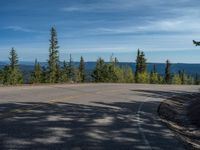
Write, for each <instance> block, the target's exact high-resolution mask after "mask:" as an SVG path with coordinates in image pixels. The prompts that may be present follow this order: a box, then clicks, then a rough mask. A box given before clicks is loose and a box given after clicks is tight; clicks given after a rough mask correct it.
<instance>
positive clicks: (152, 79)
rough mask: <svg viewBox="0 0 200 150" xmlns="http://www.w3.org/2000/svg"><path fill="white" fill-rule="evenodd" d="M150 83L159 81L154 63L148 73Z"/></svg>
mask: <svg viewBox="0 0 200 150" xmlns="http://www.w3.org/2000/svg"><path fill="white" fill-rule="evenodd" d="M150 83H151V84H157V83H159V78H158V73H157V71H156V65H155V64H154V65H153V70H152V71H151V73H150Z"/></svg>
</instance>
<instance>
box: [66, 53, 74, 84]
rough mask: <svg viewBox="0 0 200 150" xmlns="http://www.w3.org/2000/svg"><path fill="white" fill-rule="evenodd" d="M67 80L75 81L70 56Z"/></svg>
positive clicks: (70, 57)
mask: <svg viewBox="0 0 200 150" xmlns="http://www.w3.org/2000/svg"><path fill="white" fill-rule="evenodd" d="M68 79H69V80H70V81H74V80H75V68H74V64H73V59H72V55H71V54H70V56H69V64H68Z"/></svg>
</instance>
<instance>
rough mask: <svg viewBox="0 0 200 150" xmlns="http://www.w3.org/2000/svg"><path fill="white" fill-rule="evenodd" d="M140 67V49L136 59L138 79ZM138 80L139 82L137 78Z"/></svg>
mask: <svg viewBox="0 0 200 150" xmlns="http://www.w3.org/2000/svg"><path fill="white" fill-rule="evenodd" d="M139 66H140V50H139V49H138V51H137V57H136V68H135V77H137V76H138V73H139V72H140V71H139ZM136 80H137V78H136ZM136 82H137V81H136Z"/></svg>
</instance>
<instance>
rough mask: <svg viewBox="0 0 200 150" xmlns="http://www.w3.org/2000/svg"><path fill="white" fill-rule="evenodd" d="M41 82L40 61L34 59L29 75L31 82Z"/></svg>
mask: <svg viewBox="0 0 200 150" xmlns="http://www.w3.org/2000/svg"><path fill="white" fill-rule="evenodd" d="M41 82H42V69H41V66H40V63H39V62H37V59H36V60H35V65H34V71H33V72H32V75H31V83H41Z"/></svg>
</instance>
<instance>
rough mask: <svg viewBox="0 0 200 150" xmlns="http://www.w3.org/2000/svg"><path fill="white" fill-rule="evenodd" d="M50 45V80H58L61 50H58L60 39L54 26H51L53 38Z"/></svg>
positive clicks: (50, 81)
mask: <svg viewBox="0 0 200 150" xmlns="http://www.w3.org/2000/svg"><path fill="white" fill-rule="evenodd" d="M49 41H50V47H49V59H48V82H49V83H55V82H57V75H56V74H57V70H58V68H59V54H58V53H59V52H58V48H59V46H58V40H57V32H56V29H55V28H54V27H52V28H51V38H50V40H49Z"/></svg>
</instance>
